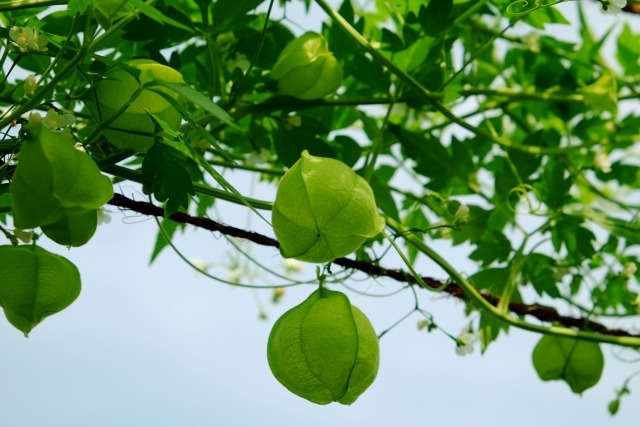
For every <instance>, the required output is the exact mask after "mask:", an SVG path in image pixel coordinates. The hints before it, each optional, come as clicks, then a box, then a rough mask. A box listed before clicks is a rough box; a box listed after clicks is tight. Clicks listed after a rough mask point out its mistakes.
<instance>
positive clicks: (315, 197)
mask: <svg viewBox="0 0 640 427" xmlns="http://www.w3.org/2000/svg"><path fill="white" fill-rule="evenodd" d="M384 224H385V222H384V219H382V217H381V216H380V215H379V214H378V213H377V208H376V202H375V198H374V196H373V191H372V190H371V187H369V184H368V183H367V181H365V180H364V179H363V178H362V177H360V176H358V175H357V174H356V173H355V172H354V171H353V170H352V169H351V168H350V167H349V166H347V165H345V164H344V163H342V162H340V161H339V160H335V159H329V158H325V157H315V156H312V155H310V154H309V153H308V152H307V151H306V150H305V151H303V153H302V157H301V158H300V160H298V161H297V162H296V163H295V164H294V165H293V166H292V167H291V169H289V171H288V172H287V173H286V174H285V175H284V176H283V177H282V180H281V181H280V184H279V185H278V191H277V193H276V200H275V203H274V205H273V211H272V225H273V229H274V232H275V234H276V238H277V239H278V241H279V242H280V251H281V252H282V255H283V256H284V257H286V258H295V259H298V260H300V261H308V262H316V263H324V262H330V261H332V260H334V259H336V258H339V257H342V256H345V255H348V254H350V253H351V252H353V251H355V250H356V249H358V248H359V247H360V246H362V244H363V243H364V242H365V241H366V240H367V239H369V238H371V237H374V236H376V235H377V234H378V233H380V231H382V229H383V228H384Z"/></svg>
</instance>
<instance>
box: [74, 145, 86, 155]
mask: <svg viewBox="0 0 640 427" xmlns="http://www.w3.org/2000/svg"><path fill="white" fill-rule="evenodd" d="M73 148H75V149H76V150H78V151H82V152H83V153H85V154H86V153H87V150H85V149H84V145H82V142H76V143H75V144H74V145H73Z"/></svg>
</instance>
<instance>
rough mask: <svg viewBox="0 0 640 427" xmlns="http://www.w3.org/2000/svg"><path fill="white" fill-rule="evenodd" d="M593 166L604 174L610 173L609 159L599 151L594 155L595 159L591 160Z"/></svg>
mask: <svg viewBox="0 0 640 427" xmlns="http://www.w3.org/2000/svg"><path fill="white" fill-rule="evenodd" d="M593 166H594V167H595V168H596V169H599V170H601V171H602V172H604V173H609V172H611V159H609V156H607V153H605V152H603V151H601V152H599V153H596V155H595V157H594V158H593Z"/></svg>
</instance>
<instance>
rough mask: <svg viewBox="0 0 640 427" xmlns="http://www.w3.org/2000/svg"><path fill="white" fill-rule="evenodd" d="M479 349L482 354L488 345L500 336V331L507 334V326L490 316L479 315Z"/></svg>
mask: <svg viewBox="0 0 640 427" xmlns="http://www.w3.org/2000/svg"><path fill="white" fill-rule="evenodd" d="M478 329H479V331H480V349H481V350H482V352H483V353H484V352H485V351H487V348H488V347H489V344H491V343H492V342H493V341H495V340H496V339H497V338H498V336H499V335H500V331H504V332H508V331H509V325H508V324H507V323H505V322H503V321H501V320H499V319H496V318H495V317H494V316H492V315H490V314H482V315H480V326H479V328H478Z"/></svg>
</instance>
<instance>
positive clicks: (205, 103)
mask: <svg viewBox="0 0 640 427" xmlns="http://www.w3.org/2000/svg"><path fill="white" fill-rule="evenodd" d="M154 85H157V86H163V87H166V88H169V89H171V90H173V91H174V92H176V93H178V94H179V95H181V96H182V97H183V98H184V99H185V100H187V101H189V102H192V103H194V104H195V105H197V106H199V107H201V108H202V109H204V110H205V111H206V112H208V113H210V114H211V115H212V116H213V117H215V118H216V119H218V120H220V121H221V122H222V123H224V124H226V125H228V126H231V127H234V128H238V125H237V124H236V122H235V120H233V117H231V116H230V115H229V113H227V112H226V111H225V110H223V109H222V108H221V107H220V106H218V105H217V104H216V103H215V102H213V101H212V100H211V99H209V98H207V97H206V96H204V95H203V94H202V93H200V92H198V91H197V90H195V89H193V88H191V87H189V86H187V85H183V84H178V83H169V82H163V81H155V82H154ZM149 89H152V87H149ZM154 92H156V93H158V94H160V95H162V96H163V97H164V98H165V99H166V100H167V101H169V102H170V103H171V104H172V105H174V104H176V103H177V102H176V100H175V99H170V98H171V97H168V96H167V94H166V93H164V92H161V91H154ZM174 107H176V109H177V110H178V111H182V110H184V107H182V106H180V107H181V108H178V107H177V106H176V105H174Z"/></svg>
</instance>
